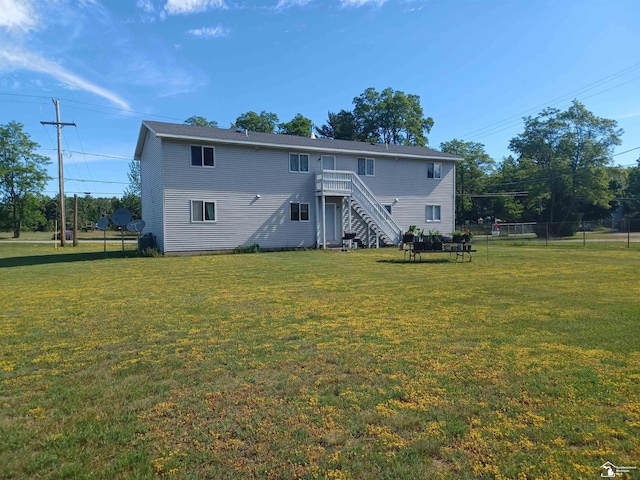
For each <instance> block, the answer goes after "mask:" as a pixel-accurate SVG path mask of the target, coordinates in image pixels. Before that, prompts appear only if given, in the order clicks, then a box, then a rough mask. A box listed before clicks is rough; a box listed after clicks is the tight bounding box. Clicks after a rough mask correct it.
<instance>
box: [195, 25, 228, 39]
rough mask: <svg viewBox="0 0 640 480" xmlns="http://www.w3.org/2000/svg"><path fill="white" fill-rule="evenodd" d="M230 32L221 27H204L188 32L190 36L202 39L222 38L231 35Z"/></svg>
mask: <svg viewBox="0 0 640 480" xmlns="http://www.w3.org/2000/svg"><path fill="white" fill-rule="evenodd" d="M229 32H230V30H229V29H228V28H224V27H221V26H217V27H203V28H194V29H192V30H187V33H188V34H189V35H192V36H194V37H200V38H220V37H226V36H227V35H229Z"/></svg>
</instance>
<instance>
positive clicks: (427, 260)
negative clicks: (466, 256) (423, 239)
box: [377, 258, 454, 265]
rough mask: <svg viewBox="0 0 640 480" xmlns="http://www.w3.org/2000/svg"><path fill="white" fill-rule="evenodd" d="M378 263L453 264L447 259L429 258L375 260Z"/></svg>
mask: <svg viewBox="0 0 640 480" xmlns="http://www.w3.org/2000/svg"><path fill="white" fill-rule="evenodd" d="M377 262H378V263H399V264H406V265H418V264H420V263H454V262H453V261H452V260H451V259H449V258H430V259H424V260H404V259H402V258H393V259H385V260H377Z"/></svg>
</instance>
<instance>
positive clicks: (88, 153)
mask: <svg viewBox="0 0 640 480" xmlns="http://www.w3.org/2000/svg"><path fill="white" fill-rule="evenodd" d="M49 150H55V149H48V148H43V149H42V151H43V152H46V151H49ZM68 151H69V152H70V153H81V154H83V155H91V156H92V157H105V158H115V159H117V160H134V159H133V158H129V157H120V156H118V155H107V154H105V153H92V152H84V151H78V150H68Z"/></svg>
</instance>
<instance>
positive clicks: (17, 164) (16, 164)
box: [0, 122, 50, 238]
mask: <svg viewBox="0 0 640 480" xmlns="http://www.w3.org/2000/svg"><path fill="white" fill-rule="evenodd" d="M23 128H24V126H23V125H22V124H21V123H18V122H9V123H8V124H6V125H0V197H1V199H2V202H3V203H4V204H5V205H6V208H7V210H8V217H9V219H10V222H11V228H12V230H13V237H14V238H19V237H20V231H21V229H22V225H23V223H26V222H27V221H28V220H29V218H28V215H29V214H31V213H33V210H34V209H33V208H32V207H33V204H34V197H36V196H37V195H38V194H39V193H40V192H42V190H44V187H45V184H46V183H47V181H48V180H49V179H50V177H49V175H47V170H46V165H47V164H49V163H50V160H49V159H48V158H47V157H43V156H42V155H38V154H36V153H35V150H36V149H37V148H39V145H38V144H37V143H36V142H34V141H32V140H31V137H29V135H28V134H27V133H25V132H24V131H23Z"/></svg>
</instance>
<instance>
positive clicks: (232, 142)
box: [136, 122, 462, 162]
mask: <svg viewBox="0 0 640 480" xmlns="http://www.w3.org/2000/svg"><path fill="white" fill-rule="evenodd" d="M143 125H144V122H143ZM146 127H147V128H148V129H149V130H150V131H151V132H153V133H154V134H155V136H156V137H159V138H170V139H175V140H187V141H199V142H215V143H224V144H228V145H243V146H250V147H268V148H283V149H287V148H288V149H304V150H309V151H312V152H324V153H326V152H332V153H347V154H356V155H377V156H383V157H394V158H397V157H402V158H420V159H424V158H428V159H432V160H446V161H454V162H458V161H461V160H462V158H460V157H441V156H439V155H416V154H407V153H398V152H387V151H384V152H372V151H370V150H350V149H343V148H330V147H325V146H323V147H313V146H307V145H303V146H293V145H284V144H281V143H271V142H256V141H242V140H229V139H222V138H211V137H199V136H194V135H176V134H174V133H156V132H154V131H153V129H151V128H150V127H149V126H148V125H147V126H146ZM138 142H140V140H139V139H138ZM137 153H138V148H137V147H136V154H137Z"/></svg>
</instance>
